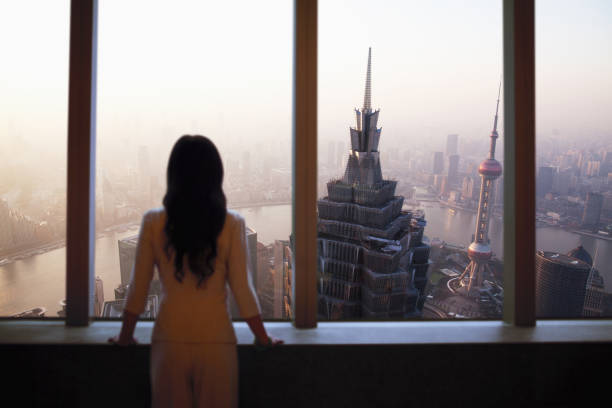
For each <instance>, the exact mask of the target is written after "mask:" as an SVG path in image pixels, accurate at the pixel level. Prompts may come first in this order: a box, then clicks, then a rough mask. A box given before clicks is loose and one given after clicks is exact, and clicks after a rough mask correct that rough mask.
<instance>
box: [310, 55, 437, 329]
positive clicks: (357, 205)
mask: <svg viewBox="0 0 612 408" xmlns="http://www.w3.org/2000/svg"><path fill="white" fill-rule="evenodd" d="M371 73H372V50H371V49H370V51H369V53H368V67H367V71H366V85H365V96H364V98H363V107H362V108H361V109H360V110H357V109H355V119H356V124H355V127H354V128H353V127H352V128H350V138H351V148H350V150H349V151H348V160H347V164H346V169H345V171H344V175H343V177H341V178H339V179H336V180H331V181H329V182H328V183H327V192H328V196H327V197H325V198H323V199H321V200H319V201H318V203H317V208H318V223H317V228H318V237H319V238H318V244H319V280H318V291H319V317H320V318H322V319H343V318H356V317H360V316H362V315H363V316H366V317H374V318H375V317H381V318H384V317H404V316H406V315H412V314H415V313H418V305H419V304H421V303H422V302H421V303H419V301H422V299H421V298H420V294H421V293H422V292H423V289H424V285H425V283H426V280H427V279H426V274H427V267H428V266H429V263H428V256H429V246H428V245H425V244H423V243H422V241H421V239H422V236H423V230H424V227H425V221H424V218H423V216H416V215H413V214H412V213H410V212H408V211H402V205H403V202H404V197H401V196H395V187H396V184H397V182H396V181H393V180H385V179H384V178H383V176H382V171H381V166H380V154H379V151H378V142H379V140H380V135H381V130H382V129H380V128H378V127H377V123H378V114H379V111H378V110H376V111H374V110H372V88H371V85H372V83H371V78H372V76H371Z"/></svg>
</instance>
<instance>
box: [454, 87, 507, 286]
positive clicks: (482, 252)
mask: <svg viewBox="0 0 612 408" xmlns="http://www.w3.org/2000/svg"><path fill="white" fill-rule="evenodd" d="M500 92H501V82H500V83H499V91H498V93H497V107H496V108H495V121H494V122H493V131H492V132H491V145H490V148H489V158H488V159H486V160H485V161H483V162H482V163H480V166H479V167H478V173H480V178H481V184H480V199H479V200H478V215H477V217H476V231H475V233H474V237H473V238H472V241H473V242H472V243H471V244H470V246H469V247H468V257H469V258H470V263H469V264H468V265H467V267H466V268H465V270H464V271H463V273H462V274H461V275H460V276H459V277H457V278H454V279H451V280H449V281H448V288H449V289H450V291H451V292H453V293H458V294H461V295H468V296H471V297H478V295H479V291H478V289H479V288H480V287H482V283H483V276H484V273H485V271H486V272H488V273H489V274H491V270H490V268H489V264H488V263H489V260H490V259H491V256H492V251H491V246H490V245H489V219H490V216H491V199H492V196H493V189H494V181H495V179H497V178H498V177H499V176H501V174H502V166H501V164H500V163H499V162H498V161H497V160H495V142H496V141H497V138H498V137H499V135H498V134H497V113H498V111H499V95H500Z"/></svg>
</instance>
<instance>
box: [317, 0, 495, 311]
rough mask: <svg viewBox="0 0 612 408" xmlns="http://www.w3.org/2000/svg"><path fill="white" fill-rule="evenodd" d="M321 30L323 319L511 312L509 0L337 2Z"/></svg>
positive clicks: (324, 13) (323, 8)
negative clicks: (506, 198)
mask: <svg viewBox="0 0 612 408" xmlns="http://www.w3.org/2000/svg"><path fill="white" fill-rule="evenodd" d="M319 29H320V34H319V38H320V43H319V44H320V45H319V55H320V57H319V58H320V60H319V61H320V69H319V81H320V83H319V138H320V149H319V151H320V155H319V163H320V165H319V169H318V172H319V179H318V193H319V201H318V218H319V219H318V231H319V277H318V290H319V304H318V306H319V310H318V311H319V318H320V319H322V320H336V319H399V320H401V319H420V318H426V319H448V318H462V319H465V318H472V319H491V318H493V319H497V318H500V317H501V312H502V301H503V276H502V269H503V268H502V262H503V242H502V237H503V231H502V217H503V208H502V204H503V199H502V192H503V185H502V183H503V181H502V180H503V178H502V177H501V176H502V163H501V162H502V158H503V148H502V147H503V146H502V145H503V142H502V139H501V138H503V132H502V129H503V120H502V119H503V118H502V117H501V114H502V112H503V107H502V106H499V115H498V116H496V109H497V100H498V91H499V86H500V79H501V74H502V9H501V1H496V2H492V1H471V2H469V3H468V7H466V4H464V3H458V2H454V1H436V2H418V1H386V2H384V3H380V4H378V3H377V4H376V5H375V6H373V5H372V3H371V2H366V1H357V2H345V1H326V2H321V3H320V27H319ZM370 53H371V54H370ZM502 92H503V90H502ZM494 121H495V123H496V125H495V124H494ZM495 126H497V131H495V130H493V132H492V129H495ZM349 127H350V129H349ZM498 133H499V140H496V139H497V136H498ZM492 134H493V136H492ZM491 136H492V137H491ZM496 141H497V144H495V142H496ZM491 142H493V144H491ZM493 154H494V155H493ZM493 157H494V158H493Z"/></svg>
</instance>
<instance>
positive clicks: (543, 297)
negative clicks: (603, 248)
mask: <svg viewBox="0 0 612 408" xmlns="http://www.w3.org/2000/svg"><path fill="white" fill-rule="evenodd" d="M590 270H591V266H590V265H589V264H588V263H586V262H584V261H581V260H580V259H577V258H573V257H570V256H567V255H563V254H559V253H556V252H549V251H538V252H537V253H536V316H537V317H539V318H569V317H580V316H582V313H583V307H584V300H585V295H586V285H587V280H588V277H589V273H590Z"/></svg>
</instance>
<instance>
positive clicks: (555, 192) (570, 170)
mask: <svg viewBox="0 0 612 408" xmlns="http://www.w3.org/2000/svg"><path fill="white" fill-rule="evenodd" d="M50 3H51V2H42V3H39V4H38V5H39V6H40V7H39V9H38V10H39V11H40V13H39V14H37V13H34V14H33V15H32V16H31V17H32V23H33V24H35V25H36V24H37V25H36V27H38V28H37V30H31V29H29V28H28V27H25V26H21V25H19V24H16V23H15V22H19V21H21V20H22V18H21V17H20V16H24V15H26V14H27V15H28V16H30V14H32V13H29V10H28V9H27V8H24V6H22V5H21V4H20V3H15V4H14V5H13V4H11V5H9V4H8V3H3V4H1V5H0V34H3V38H11V36H15V37H16V38H19V41H12V42H7V56H8V58H7V61H8V63H7V64H5V65H3V66H1V67H0V94H1V95H3V97H2V98H0V226H2V227H3V231H1V232H2V234H1V236H0V244H1V245H0V266H1V265H2V263H3V262H5V261H6V260H5V259H3V257H4V256H5V255H3V254H2V253H1V251H2V250H6V249H7V248H6V246H8V251H9V252H11V251H12V250H13V249H14V248H13V247H15V248H18V247H20V245H21V246H23V247H24V248H26V250H29V251H32V250H34V251H41V250H42V249H39V248H38V247H36V248H33V249H32V248H30V246H32V245H35V244H36V245H41V244H44V245H45V246H47V247H48V248H47V249H46V250H49V248H52V247H53V248H57V245H61V239H62V234H63V232H64V229H65V197H66V190H65V183H66V179H65V174H66V169H65V167H66V162H65V154H66V151H65V134H66V106H67V63H68V61H67V58H68V53H67V51H68V27H67V22H68V21H67V16H68V5H69V2H68V1H64V2H56V3H53V4H54V5H50ZM143 4H144V3H139V2H136V1H135V2H129V3H128V4H125V5H124V4H121V3H120V2H113V1H108V2H106V1H105V2H101V4H100V16H99V18H100V26H99V30H100V31H99V42H98V101H97V102H98V111H97V114H98V128H97V130H98V132H97V141H98V151H97V166H96V167H97V168H96V175H97V179H96V227H97V229H98V230H97V232H98V233H106V232H105V231H106V229H107V228H108V231H113V229H115V228H120V227H121V225H123V224H131V223H134V222H138V219H139V217H140V215H141V213H142V212H143V211H144V210H146V209H147V208H150V207H156V206H160V205H161V197H162V196H163V192H164V189H165V165H166V161H167V155H168V152H169V150H170V147H171V145H172V144H173V143H174V141H175V139H176V137H177V136H178V135H180V134H183V133H203V134H206V135H208V136H210V137H211V138H212V139H213V140H214V141H215V143H217V145H218V147H219V150H220V151H221V155H222V157H223V160H224V165H225V170H226V178H225V184H224V189H225V192H226V195H227V197H228V203H229V205H230V206H249V205H253V206H260V205H264V206H265V205H275V204H282V203H289V202H290V200H291V191H292V184H291V183H292V181H291V171H292V169H291V166H292V164H291V149H292V146H291V144H292V141H291V120H292V119H291V103H292V101H291V89H292V79H291V77H292V66H291V64H292V55H293V54H292V52H293V51H292V47H293V45H292V38H293V37H292V35H293V34H292V30H293V28H292V24H293V23H292V21H293V20H292V10H291V7H292V6H291V3H290V2H273V1H270V2H269V5H270V8H271V11H270V13H268V14H267V15H266V16H263V17H262V18H261V19H259V20H258V19H255V18H252V17H253V16H256V15H259V14H257V13H259V11H260V6H258V5H254V4H248V5H247V6H245V8H244V9H243V11H244V13H239V14H240V15H238V16H236V18H235V19H230V20H231V21H230V20H228V16H234V15H235V14H236V12H235V10H234V8H232V7H231V6H228V5H225V4H214V5H211V6H210V7H209V6H206V7H204V6H202V5H201V4H200V3H198V2H191V3H190V2H181V3H178V5H177V6H176V7H172V8H168V7H166V3H163V2H148V3H147V6H146V7H144V6H143ZM572 4H573V3H570V2H551V1H543V0H540V1H538V2H537V3H536V20H537V21H536V41H537V43H536V83H537V87H536V97H537V98H538V99H537V100H536V114H537V120H536V126H537V128H536V134H537V139H536V145H537V152H536V153H537V167H538V175H537V176H536V177H537V180H538V186H540V187H539V194H538V201H537V204H536V210H537V221H534V222H537V225H538V227H541V228H548V229H557V230H558V231H559V232H560V233H559V234H558V236H559V237H561V235H563V234H561V232H566V233H567V234H570V235H576V234H577V235H579V236H580V237H581V238H580V239H581V241H580V242H581V243H582V242H583V241H582V239H587V238H593V239H594V240H595V241H594V242H595V243H590V242H589V245H591V248H593V247H594V248H596V249H597V248H606V247H605V245H607V242H608V241H609V240H608V239H607V236H606V235H605V234H612V228H611V227H610V225H612V224H611V222H612V218H611V215H612V211H611V210H612V178H611V177H609V176H608V177H606V176H607V173H608V172H611V171H612V167H609V166H608V164H609V162H610V163H612V161H611V160H610V158H612V155H609V154H608V152H612V117H610V115H608V111H609V107H610V106H612V92H609V91H610V89H612V86H611V85H612V82H610V81H611V77H612V76H611V75H610V74H609V72H612V51H611V50H612V47H610V46H609V39H610V38H612V28H611V26H612V25H611V24H609V22H610V20H611V18H612V6H611V5H610V3H606V2H601V1H591V2H589V3H588V4H589V6H585V7H572ZM470 5H471V6H473V7H465V5H459V4H457V2H452V1H439V2H437V3H431V4H429V3H428V4H419V3H417V2H389V3H385V4H383V5H381V6H380V7H374V8H372V7H369V6H368V3H366V2H348V1H335V2H322V3H321V5H320V16H319V17H320V21H319V103H318V112H319V122H318V123H319V135H318V136H319V145H318V151H319V155H318V156H319V164H318V187H319V197H321V196H322V195H324V194H325V190H326V189H325V184H326V182H327V181H328V180H330V179H332V178H337V177H341V176H342V174H343V171H344V169H345V168H346V164H347V162H346V161H347V158H348V150H349V143H348V142H347V139H346V132H347V131H348V129H349V127H350V123H351V121H350V120H349V118H350V117H351V114H352V109H353V108H355V107H356V105H358V103H356V101H360V100H361V99H362V97H363V95H362V94H361V92H362V89H360V87H355V86H354V83H361V82H362V80H363V67H362V64H360V63H359V61H361V59H360V58H358V57H357V56H358V55H361V54H362V53H363V49H364V47H367V46H372V49H373V52H374V53H375V61H376V70H375V71H374V72H373V73H372V77H373V82H374V87H373V88H371V93H372V95H374V96H375V99H376V102H377V104H376V108H381V109H382V110H383V111H384V114H385V128H384V133H385V137H384V138H382V139H381V142H380V151H381V152H380V161H381V162H382V164H383V167H382V169H383V170H381V176H382V177H384V178H385V179H391V180H397V181H399V183H398V191H397V195H402V196H404V197H406V202H407V203H411V205H415V204H418V206H420V207H419V208H421V209H424V210H425V212H426V213H427V211H432V212H433V210H428V209H427V204H426V203H427V202H438V203H439V204H440V208H442V207H443V208H444V209H445V210H446V208H447V207H448V211H449V213H451V211H461V212H465V213H470V212H472V211H475V210H476V204H477V201H478V198H477V197H478V194H479V191H480V190H479V188H478V185H477V184H479V180H477V179H475V178H476V177H478V175H477V168H478V164H479V163H480V161H481V160H482V156H483V152H484V151H486V145H487V144H488V142H487V141H485V140H483V139H484V138H483V135H485V134H487V133H489V130H490V120H489V116H488V115H487V114H483V113H484V112H489V111H490V106H491V104H492V103H494V98H492V97H491V88H492V87H493V86H495V85H496V84H497V81H498V80H499V77H500V75H501V72H502V68H503V67H502V44H501V2H490V1H474V2H472V3H470ZM574 6H575V5H574ZM167 9H170V11H168V10H167ZM365 10H367V12H365ZM28 13H29V14H28ZM249 13H250V14H249ZM6 16H10V17H11V18H8V19H7V18H6ZM134 16H138V17H139V19H137V20H136V21H137V22H138V28H139V30H134V26H133V23H134V21H135V20H134ZM347 16H350V17H351V18H346V17H347ZM428 16H429V18H428ZM431 16H435V17H436V18H435V19H431V18H430V17H431ZM457 16H463V18H457ZM202 21H203V22H206V24H204V25H202V24H197V23H198V22H202ZM224 21H225V22H227V21H230V22H229V23H227V24H226V25H224V26H222V25H223V22H224ZM356 21H357V22H360V23H361V22H362V23H364V24H363V26H364V27H363V29H361V30H354V24H355V22H356ZM266 22H267V23H266ZM365 23H368V24H365ZM179 26H180V27H179ZM221 26H222V27H221ZM262 26H263V27H262ZM159 27H163V28H164V29H159ZM173 28H176V29H173ZM40 30H44V31H45V34H46V35H45V36H41V35H40ZM215 30H216V31H215ZM245 33H249V35H245ZM485 33H486V35H485ZM213 34H214V35H213ZM24 48H27V49H29V50H31V51H32V52H31V53H24V52H23V51H22V50H23V49H24ZM37 58H38V59H37ZM41 58H44V59H45V60H44V61H45V64H40V59H41ZM502 93H503V89H502ZM501 105H502V106H500V117H499V119H500V123H499V128H500V136H501V137H503V101H502V102H501ZM453 135H455V136H453ZM451 136H453V137H451ZM449 146H450V147H449ZM500 149H501V150H502V151H500ZM435 152H439V153H440V154H441V155H440V157H439V158H440V159H441V160H442V162H441V166H440V164H439V159H436V160H437V161H438V165H434V157H437V156H434V155H435V154H436V153H435ZM449 153H454V154H450V155H449ZM498 153H499V154H498V159H499V161H500V162H503V144H500V145H498ZM42 164H44V166H43V165H42ZM434 168H435V170H434ZM542 169H544V170H542ZM432 170H433V171H432ZM432 173H437V174H432ZM502 183H503V181H502V179H500V180H499V181H498V184H499V185H500V187H498V189H497V191H496V196H495V204H496V206H495V207H494V208H493V209H492V210H493V215H494V216H497V217H500V216H503V209H502V208H500V206H501V203H503V188H501V185H502ZM542 186H544V187H543V188H542ZM417 189H418V190H417ZM421 190H426V191H421ZM41 203H42V204H41ZM436 205H437V204H436ZM285 215H286V214H285ZM285 215H284V216H283V217H284V218H282V219H281V218H275V222H277V223H286V224H287V225H289V226H290V224H291V221H290V217H289V215H286V216H285ZM426 218H427V217H426ZM457 218H458V217H457ZM247 222H248V219H247ZM434 222H436V223H440V224H442V223H443V222H444V223H446V224H447V225H445V226H444V228H450V227H448V225H453V227H454V228H458V227H457V225H455V224H453V221H452V219H450V218H444V221H443V220H442V218H440V219H435V221H434ZM7 226H8V227H7ZM440 229H441V228H438V229H437V230H440ZM470 229H473V228H472V227H470ZM268 235H271V234H269V233H268ZM441 236H442V235H441ZM449 236H451V234H449ZM456 236H459V235H454V237H456ZM442 237H444V236H442ZM582 237H586V238H582ZM287 238H288V236H278V237H273V238H272V239H266V241H267V243H270V242H273V241H274V240H275V239H280V240H286V239H287ZM430 238H432V239H435V238H439V237H438V236H437V235H432V236H431V237H430ZM500 239H501V238H500ZM560 239H561V238H559V240H560ZM464 241H465V242H464ZM586 242H588V241H585V243H586ZM447 243H448V244H451V245H457V246H462V245H463V246H467V245H469V240H465V239H464V238H461V239H457V238H453V240H448V241H447ZM49 245H52V246H49ZM563 245H565V243H564V244H563ZM555 246H558V247H555ZM564 248H565V247H564ZM537 249H544V250H553V251H560V252H566V250H567V248H565V249H563V248H561V244H557V236H554V237H552V238H548V239H547V240H546V241H538V248H537ZM497 252H498V254H495V255H498V258H499V259H502V258H503V248H502V249H499V250H498V251H497ZM601 252H603V251H600V253H601ZM10 256H12V255H10ZM19 256H21V255H19ZM600 262H602V261H600ZM603 262H604V264H605V265H609V264H612V263H606V262H605V261H603ZM600 269H601V272H602V275H603V276H604V277H605V278H606V279H605V285H606V286H608V288H609V287H611V283H610V282H611V281H612V279H610V278H609V276H610V275H612V271H610V270H609V267H608V268H601V267H600ZM277 286H278V285H277ZM608 292H610V289H608Z"/></svg>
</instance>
